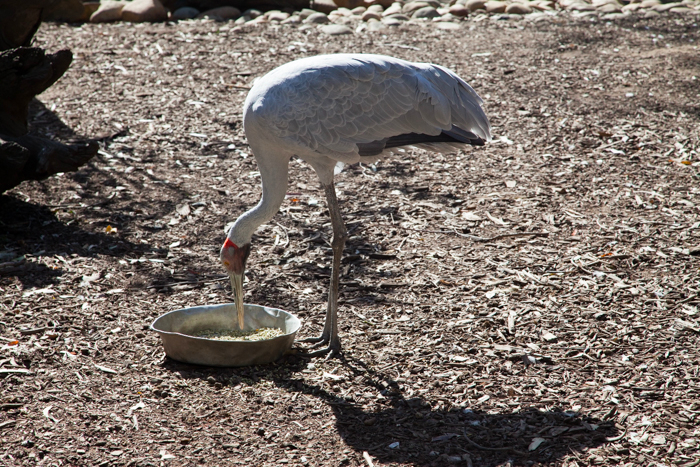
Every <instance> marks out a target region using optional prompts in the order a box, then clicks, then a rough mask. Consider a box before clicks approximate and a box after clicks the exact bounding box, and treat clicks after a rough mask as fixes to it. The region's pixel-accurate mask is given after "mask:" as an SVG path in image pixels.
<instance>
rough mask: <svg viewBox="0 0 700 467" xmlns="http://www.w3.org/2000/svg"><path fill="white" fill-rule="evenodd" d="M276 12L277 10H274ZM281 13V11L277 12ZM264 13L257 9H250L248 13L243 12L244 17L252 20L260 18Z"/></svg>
mask: <svg viewBox="0 0 700 467" xmlns="http://www.w3.org/2000/svg"><path fill="white" fill-rule="evenodd" d="M273 11H275V10H273ZM276 11H279V10H276ZM262 14H263V12H262V11H260V10H258V9H257V8H248V9H247V10H246V11H244V12H243V16H248V17H249V18H251V19H255V18H258V17H259V16H262Z"/></svg>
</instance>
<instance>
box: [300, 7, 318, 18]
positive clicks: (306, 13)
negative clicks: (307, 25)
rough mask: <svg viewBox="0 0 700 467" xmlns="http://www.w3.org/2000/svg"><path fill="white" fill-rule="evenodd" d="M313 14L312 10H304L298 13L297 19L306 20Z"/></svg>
mask: <svg viewBox="0 0 700 467" xmlns="http://www.w3.org/2000/svg"><path fill="white" fill-rule="evenodd" d="M314 13H316V12H315V11H314V10H311V9H309V8H304V9H303V10H301V11H300V12H299V18H301V19H306V18H308V17H309V16H311V15H313V14H314Z"/></svg>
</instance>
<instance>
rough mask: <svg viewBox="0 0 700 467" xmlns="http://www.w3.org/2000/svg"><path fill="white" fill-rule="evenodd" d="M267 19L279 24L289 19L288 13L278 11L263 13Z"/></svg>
mask: <svg viewBox="0 0 700 467" xmlns="http://www.w3.org/2000/svg"><path fill="white" fill-rule="evenodd" d="M265 16H267V19H268V20H270V21H279V22H280V23H281V22H282V21H284V20H286V19H287V18H289V13H287V12H284V11H279V10H271V11H268V12H267V13H265Z"/></svg>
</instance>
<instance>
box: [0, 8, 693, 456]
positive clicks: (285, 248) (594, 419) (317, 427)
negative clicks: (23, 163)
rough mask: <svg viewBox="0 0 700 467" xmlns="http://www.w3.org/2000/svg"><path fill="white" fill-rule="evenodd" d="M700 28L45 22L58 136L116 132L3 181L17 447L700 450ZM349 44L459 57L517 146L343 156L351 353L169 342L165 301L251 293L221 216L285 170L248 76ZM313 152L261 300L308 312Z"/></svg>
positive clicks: (317, 210)
mask: <svg viewBox="0 0 700 467" xmlns="http://www.w3.org/2000/svg"><path fill="white" fill-rule="evenodd" d="M697 38H698V28H697V24H695V23H694V22H693V20H692V19H690V18H686V17H680V16H671V15H668V16H662V17H660V18H657V19H650V20H644V19H640V18H634V17H632V18H629V19H626V20H621V21H620V22H616V23H610V22H603V21H596V20H595V19H593V20H591V19H590V18H588V19H580V20H573V19H565V18H561V17H560V18H557V19H554V20H552V21H549V20H546V21H540V22H537V23H534V24H533V23H525V22H512V21H500V22H497V21H490V20H485V21H474V20H470V21H466V22H464V23H462V29H460V30H458V31H449V32H447V31H441V30H437V29H436V28H434V27H433V26H425V27H424V26H421V25H406V26H402V27H401V28H399V29H394V30H391V31H390V32H388V33H387V34H386V35H381V34H364V35H362V34H358V35H353V36H335V37H330V36H325V35H322V34H321V33H320V32H318V31H317V30H315V29H312V30H308V31H298V30H296V29H294V28H293V27H286V26H261V27H257V28H247V29H243V30H242V31H234V30H232V27H231V26H230V25H226V24H225V23H213V22H192V23H180V24H154V25H140V26H134V25H128V24H114V25H89V24H86V25H83V26H81V27H75V26H68V25H52V24H47V25H43V26H42V28H41V29H40V31H39V32H38V36H37V45H39V46H41V47H45V48H47V49H49V50H51V51H53V50H56V49H58V48H62V47H70V48H71V49H72V50H73V51H74V52H75V55H76V57H75V61H74V63H73V65H72V67H71V69H70V70H69V71H68V73H67V74H66V76H65V77H64V78H62V79H61V80H60V81H59V82H58V83H57V84H56V85H55V86H54V87H52V88H51V89H50V90H49V91H48V92H46V93H45V94H44V95H42V96H39V97H40V98H39V102H37V103H36V104H35V105H34V108H33V113H32V117H31V118H32V126H33V131H35V132H38V133H43V134H49V135H51V136H52V137H56V138H58V139H61V140H70V139H72V138H79V137H100V138H102V144H103V146H102V147H103V150H102V151H101V152H100V154H99V156H98V157H97V158H96V159H95V160H93V161H92V162H91V163H90V164H89V165H88V166H86V167H85V168H83V169H82V170H80V171H79V172H78V173H73V174H64V175H61V176H55V177H52V178H51V179H49V180H46V181H43V182H32V183H25V184H23V185H22V186H20V187H18V188H17V189H14V190H12V191H10V192H8V193H7V194H5V195H3V196H2V197H0V242H1V248H2V249H1V250H0V253H1V254H2V255H3V261H5V262H8V261H10V260H12V259H14V258H16V257H18V256H21V255H24V257H25V258H26V262H25V264H24V265H21V266H19V267H18V268H15V269H14V270H12V269H8V268H7V267H6V269H5V271H4V275H3V276H2V277H0V291H1V292H2V300H1V301H0V339H1V340H2V342H0V345H1V346H2V347H0V378H2V379H0V388H1V393H2V400H1V401H0V404H1V405H0V408H1V409H2V410H1V411H0V464H1V465H8V466H15V465H26V466H34V465H42V466H48V465H71V466H72V465H92V466H94V465H99V466H107V465H134V466H149V465H150V466H155V465H173V466H176V465H186V466H190V465H209V466H216V465H245V466H253V465H256V466H258V465H260V466H277V465H283V464H284V465H290V466H302V465H304V466H305V465H309V466H339V465H347V466H361V465H370V464H374V465H375V466H380V465H381V466H389V465H391V466H443V465H450V464H451V465H465V466H493V465H526V466H530V465H566V466H576V465H578V466H583V465H593V464H595V465H679V466H687V467H690V466H696V465H698V464H700V454H698V451H699V444H700V430H699V429H698V426H699V423H700V415H699V414H700V394H699V392H698V387H699V385H700V374H699V372H700V354H699V352H698V334H699V333H700V319H699V318H700V316H699V315H698V304H699V303H700V297H699V296H698V292H699V290H700V286H699V283H700V270H699V265H700V257H698V256H697V251H693V249H694V248H697V247H698V246H700V228H699V225H700V224H699V222H700V207H699V206H700V165H699V164H700V162H699V161H700V159H699V158H698V152H699V151H700V104H699V102H700V85H699V83H700V81H699V79H700V54H699V53H698V52H699V51H698V44H697V41H694V39H695V40H697ZM331 52H372V53H383V54H390V55H394V56H397V57H401V58H405V59H409V60H419V61H431V62H435V63H439V64H442V65H446V66H448V67H450V68H452V69H453V70H455V71H456V72H458V73H459V74H460V75H461V76H463V77H464V78H465V79H466V80H467V81H468V82H470V84H472V85H473V86H474V88H475V89H476V90H477V92H479V93H480V94H481V96H482V97H484V99H485V108H486V112H487V114H488V115H489V117H490V118H491V121H492V124H493V130H494V135H495V138H494V142H493V143H491V144H489V145H488V146H486V147H485V148H484V149H478V150H466V151H464V152H459V153H455V154H447V155H435V154H429V153H426V152H423V151H419V150H409V151H407V152H406V153H405V154H404V155H401V156H399V157H394V158H392V159H390V160H384V161H382V162H380V163H378V164H376V166H353V167H349V168H347V169H346V170H345V171H344V172H343V173H342V174H340V175H339V176H338V177H337V186H338V190H339V191H340V192H341V194H340V201H341V206H342V209H343V211H344V213H345V217H346V220H347V222H348V225H349V229H350V231H351V239H350V241H349V242H348V245H347V248H346V252H345V259H344V269H343V275H342V278H341V281H342V291H341V321H340V325H341V336H342V340H343V345H344V354H343V357H342V358H340V359H332V360H328V361H326V360H323V359H317V360H313V361H308V360H306V359H303V358H301V357H300V355H299V354H297V355H290V356H287V357H284V358H283V359H281V360H280V361H278V362H277V363H275V364H272V365H268V366H259V367H252V368H243V369H217V368H204V367H196V366H190V365H185V364H181V363H178V362H175V361H172V360H170V359H168V358H165V356H164V353H163V350H162V346H161V343H160V340H159V337H158V336H157V335H156V334H155V333H153V332H151V331H149V329H148V326H149V325H150V323H151V322H152V320H153V319H154V318H155V317H156V316H158V315H160V314H162V313H165V312H167V311H170V310H173V309H176V308H180V307H185V306H193V305H199V304H208V303H223V302H227V301H230V300H231V298H230V297H231V296H230V288H229V284H228V282H227V280H226V277H225V275H224V271H223V268H222V267H221V266H220V264H219V262H218V251H219V247H220V245H221V243H222V242H223V240H224V226H225V225H226V224H227V223H228V222H230V221H232V220H234V219H235V218H236V217H237V216H238V215H239V214H241V213H242V212H243V211H244V210H246V209H248V208H249V207H251V206H252V205H253V204H254V203H256V202H257V200H258V197H259V193H260V189H259V176H258V174H257V172H256V164H255V161H254V158H253V156H252V155H251V153H250V150H249V148H248V147H247V145H246V141H245V137H244V134H243V130H242V126H241V114H240V111H241V106H242V103H243V100H244V98H245V94H246V89H245V87H247V86H250V85H251V83H252V82H253V80H254V79H255V78H256V77H259V76H261V75H263V74H264V73H265V72H267V71H269V70H270V69H272V68H273V67H275V66H277V65H280V64H282V63H285V62H287V61H290V60H292V59H295V58H299V57H303V56H309V55H314V54H319V53H331ZM290 167H291V173H290V179H291V184H290V193H289V196H288V199H287V200H286V201H285V203H284V204H283V207H282V209H281V212H280V213H279V214H278V215H277V216H276V217H275V219H274V221H273V222H271V223H270V224H268V225H267V226H265V227H264V228H261V229H260V230H259V231H258V233H257V234H256V236H255V238H254V243H253V245H254V250H253V253H252V255H251V258H250V260H249V264H248V276H247V277H248V282H247V283H246V289H245V290H246V291H247V295H246V301H247V302H249V303H259V304H265V305H271V306H277V307H281V308H284V309H287V310H290V311H292V312H294V313H297V314H298V315H299V316H300V317H301V318H302V319H303V321H304V326H303V328H302V331H301V332H300V337H308V336H312V335H316V334H318V333H319V332H320V328H321V325H322V320H323V315H324V309H325V308H324V307H325V298H326V291H327V280H328V276H329V272H330V271H329V265H330V254H331V251H330V247H329V245H328V241H329V236H330V234H331V233H330V224H329V219H328V216H327V212H326V211H325V209H324V204H325V200H324V198H323V193H322V191H321V190H320V189H319V186H318V183H317V179H316V176H315V174H314V173H313V171H312V170H311V169H310V168H309V167H308V166H307V165H306V164H305V163H303V162H301V161H294V162H293V163H292V164H291V166H290ZM526 232H531V233H533V234H532V235H522V234H524V233H526ZM510 234H519V235H517V236H506V235H510ZM476 237H481V238H482V239H490V240H489V241H479V238H476Z"/></svg>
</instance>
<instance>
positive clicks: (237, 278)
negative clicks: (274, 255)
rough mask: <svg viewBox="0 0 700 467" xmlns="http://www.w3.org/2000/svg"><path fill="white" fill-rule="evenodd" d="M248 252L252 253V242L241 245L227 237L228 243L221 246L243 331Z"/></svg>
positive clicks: (240, 326) (222, 257)
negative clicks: (244, 274)
mask: <svg viewBox="0 0 700 467" xmlns="http://www.w3.org/2000/svg"><path fill="white" fill-rule="evenodd" d="M248 254H250V243H247V244H245V245H242V246H240V247H239V246H238V245H236V244H235V243H233V242H232V241H231V240H229V239H228V238H227V239H226V243H224V246H223V247H221V262H222V264H223V265H224V267H225V268H226V270H227V271H228V275H229V277H230V278H231V288H232V289H233V297H234V300H235V303H236V311H237V314H238V327H239V328H240V330H241V331H242V330H243V321H244V319H243V318H244V315H245V311H244V308H243V273H244V271H245V263H246V261H247V260H248Z"/></svg>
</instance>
